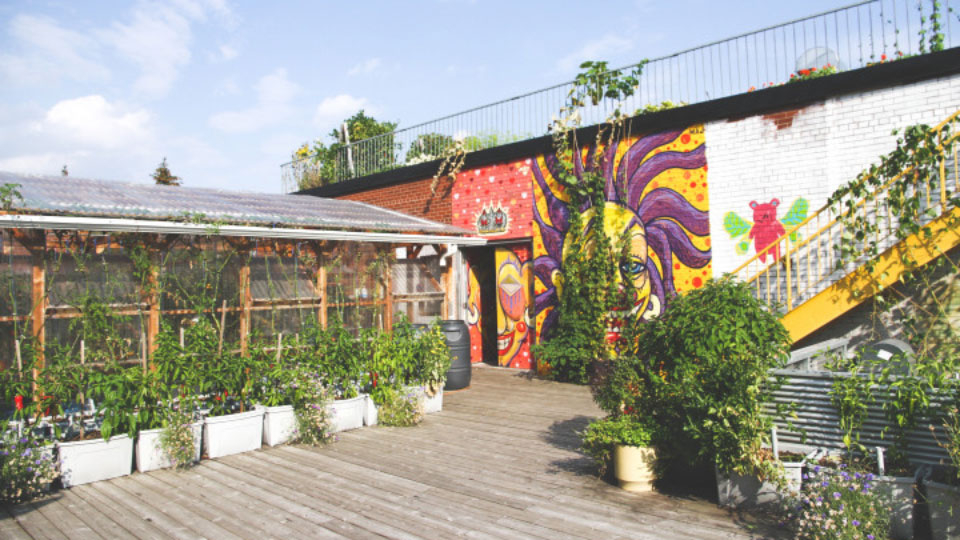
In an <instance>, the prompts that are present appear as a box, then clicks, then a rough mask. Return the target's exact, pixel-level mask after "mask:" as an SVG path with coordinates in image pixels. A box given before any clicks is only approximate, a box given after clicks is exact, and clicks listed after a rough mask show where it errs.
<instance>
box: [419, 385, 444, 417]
mask: <svg viewBox="0 0 960 540" xmlns="http://www.w3.org/2000/svg"><path fill="white" fill-rule="evenodd" d="M442 410H443V388H441V389H440V390H439V391H437V393H436V394H434V395H432V396H428V395H424V400H423V412H425V413H427V414H430V413H438V412H440V411H442Z"/></svg>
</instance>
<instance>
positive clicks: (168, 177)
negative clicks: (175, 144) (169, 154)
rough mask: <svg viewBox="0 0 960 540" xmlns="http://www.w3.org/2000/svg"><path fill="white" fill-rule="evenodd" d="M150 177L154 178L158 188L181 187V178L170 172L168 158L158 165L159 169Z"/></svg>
mask: <svg viewBox="0 0 960 540" xmlns="http://www.w3.org/2000/svg"><path fill="white" fill-rule="evenodd" d="M150 177H151V178H153V181H154V183H156V184H157V185H158V186H179V185H180V182H181V179H180V177H179V176H174V175H173V173H171V172H170V167H168V166H167V158H166V157H164V158H163V161H162V162H160V165H157V169H156V170H155V171H153V174H151V175H150Z"/></svg>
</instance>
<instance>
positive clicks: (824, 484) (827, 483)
mask: <svg viewBox="0 0 960 540" xmlns="http://www.w3.org/2000/svg"><path fill="white" fill-rule="evenodd" d="M829 485H830V482H828V481H826V480H824V481H823V482H820V486H821V487H827V486H829Z"/></svg>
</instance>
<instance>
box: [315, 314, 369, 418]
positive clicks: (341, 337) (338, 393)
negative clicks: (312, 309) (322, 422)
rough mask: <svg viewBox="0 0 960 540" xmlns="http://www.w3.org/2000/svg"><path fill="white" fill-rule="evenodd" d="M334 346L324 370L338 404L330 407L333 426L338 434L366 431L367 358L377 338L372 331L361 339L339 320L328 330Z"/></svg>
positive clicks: (327, 355)
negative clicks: (364, 391)
mask: <svg viewBox="0 0 960 540" xmlns="http://www.w3.org/2000/svg"><path fill="white" fill-rule="evenodd" d="M328 331H329V333H330V337H331V344H330V347H329V349H328V350H327V351H326V354H325V356H324V358H323V359H321V364H320V367H321V369H322V370H323V371H325V372H326V374H327V377H328V379H329V385H330V387H331V389H332V393H333V398H334V400H333V401H332V402H331V403H330V405H329V410H330V424H331V429H332V431H333V432H334V433H336V432H340V431H347V430H350V429H357V428H360V427H363V416H364V411H365V409H366V405H367V396H366V395H365V394H361V393H360V391H359V389H360V388H361V387H362V385H363V380H364V378H365V377H366V376H367V371H366V369H365V358H366V357H367V355H368V354H369V349H368V347H369V345H368V343H369V341H370V339H372V338H373V337H374V336H373V335H372V334H371V333H370V332H371V331H370V330H368V329H364V330H362V331H361V336H360V338H359V339H357V338H356V337H354V336H353V334H351V333H350V332H349V331H348V330H347V329H346V328H344V327H343V323H342V322H341V321H340V320H339V318H336V317H334V318H333V319H332V320H331V324H330V327H329V329H328Z"/></svg>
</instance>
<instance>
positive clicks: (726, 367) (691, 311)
mask: <svg viewBox="0 0 960 540" xmlns="http://www.w3.org/2000/svg"><path fill="white" fill-rule="evenodd" d="M789 351H790V339H789V335H788V333H787V331H786V330H785V329H784V327H783V325H782V324H781V323H780V320H779V318H778V317H777V315H776V314H775V313H773V312H772V311H771V310H770V308H769V307H768V306H766V305H765V304H763V303H761V302H760V301H759V300H757V299H756V298H755V297H754V295H753V293H752V292H751V290H750V288H749V287H748V286H747V285H745V284H744V283H740V282H735V281H732V280H727V279H724V280H722V281H710V282H707V283H706V284H705V285H704V286H703V287H701V288H700V289H697V290H695V291H692V292H690V293H688V294H686V295H683V296H678V297H677V298H676V299H675V301H674V303H673V304H672V305H671V308H670V310H669V311H667V312H666V313H665V314H663V315H661V316H660V317H658V318H656V319H654V320H653V321H650V322H648V323H646V324H645V325H643V326H642V329H641V331H640V335H639V339H638V340H637V342H636V346H635V349H632V350H630V351H628V352H626V353H623V354H621V355H620V357H619V358H618V360H617V361H616V362H615V363H614V364H613V366H612V368H611V374H610V377H609V380H608V382H607V384H608V385H619V386H622V389H621V390H607V391H605V392H601V394H600V395H601V399H600V400H599V401H600V402H601V405H603V406H604V407H605V408H608V410H609V408H611V407H615V406H619V407H622V408H623V409H622V410H625V411H627V410H629V411H631V412H633V411H636V413H637V414H640V415H643V416H644V418H647V417H649V421H650V422H652V423H654V424H656V425H658V426H660V427H661V428H662V429H661V430H659V431H658V432H657V433H656V434H655V437H654V443H655V446H656V447H657V448H658V450H663V454H664V455H665V456H668V457H669V458H671V459H675V460H678V461H680V462H681V463H686V464H691V465H695V464H700V463H710V462H713V463H714V464H716V466H717V468H718V469H719V471H720V472H721V473H728V472H735V473H739V474H745V475H756V476H761V477H768V476H771V475H772V476H776V470H775V467H774V466H773V464H772V463H771V462H770V461H768V460H766V459H764V456H763V452H762V447H763V445H764V443H766V442H767V441H768V437H769V433H770V428H771V426H772V419H771V418H770V417H769V416H767V415H766V414H764V412H763V407H762V404H763V403H768V402H772V401H773V400H772V395H773V392H774V391H775V390H776V388H777V387H778V385H779V384H780V381H779V380H777V379H774V380H772V381H771V380H770V378H769V377H770V375H769V372H770V370H771V369H776V368H779V367H782V366H783V365H784V364H785V363H786V361H787V359H788V358H789ZM617 400H621V401H620V403H619V404H617V403H616V401H617Z"/></svg>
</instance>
